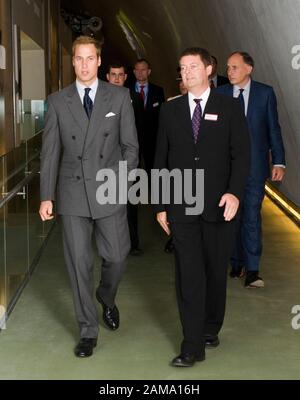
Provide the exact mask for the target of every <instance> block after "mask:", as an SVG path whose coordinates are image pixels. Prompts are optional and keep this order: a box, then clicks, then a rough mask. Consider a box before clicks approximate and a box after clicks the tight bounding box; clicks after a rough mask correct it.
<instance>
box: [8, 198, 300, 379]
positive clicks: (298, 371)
mask: <svg viewBox="0 0 300 400" xmlns="http://www.w3.org/2000/svg"><path fill="white" fill-rule="evenodd" d="M147 211H148V210H144V211H143V212H142V216H143V223H142V228H141V230H142V234H141V237H142V245H143V249H144V255H143V256H140V257H131V258H129V264H128V270H127V272H126V274H125V276H124V279H123V282H122V284H121V287H120V290H119V294H118V298H117V304H118V306H119V308H120V313H121V326H120V329H119V330H118V331H116V332H110V331H108V330H107V329H106V328H105V327H103V324H102V321H101V328H102V329H101V332H100V338H99V343H98V346H97V348H96V351H95V352H94V355H93V357H91V358H87V359H78V358H76V357H75V356H74V355H73V347H74V345H75V343H76V341H77V339H78V337H77V326H76V323H75V319H74V313H73V305H72V300H71V293H70V287H69V282H68V277H67V274H66V271H65V267H64V261H63V255H62V246H61V235H60V231H59V229H58V228H56V229H55V230H54V232H53V234H52V236H51V239H50V241H49V244H48V246H47V248H46V250H45V252H44V254H43V256H42V258H41V260H40V263H39V265H38V267H37V269H36V272H35V274H34V276H33V278H32V279H31V281H30V283H29V284H28V285H27V287H26V288H25V290H24V292H23V294H22V296H21V298H20V300H19V302H18V304H17V305H16V307H15V309H14V311H13V313H12V315H11V317H10V318H9V321H8V323H7V329H6V330H5V331H2V333H1V334H0V379H97V380H101V379H146V380H147V379H197V380H198V379H299V378H300V329H299V330H293V329H292V327H291V320H292V317H293V315H292V314H291V309H292V307H293V305H296V304H300V245H299V243H300V231H299V229H298V228H297V227H296V226H295V225H294V224H293V223H292V222H291V221H290V220H289V219H288V218H287V217H286V216H284V215H283V214H282V213H281V211H279V210H278V209H277V208H275V207H274V206H273V205H272V204H271V203H270V201H269V200H266V201H265V203H264V239H265V240H264V256H263V260H262V271H261V274H262V276H263V278H264V280H265V284H266V287H265V288H264V289H258V290H255V289H252V290H249V289H244V288H243V286H242V283H241V282H240V281H235V280H230V281H229V282H228V301H227V314H226V320H225V324H224V327H223V330H222V332H221V335H220V340H221V345H220V346H219V347H218V348H217V349H213V350H209V351H207V357H206V361H205V362H203V363H198V364H196V366H194V367H193V368H187V369H176V368H172V367H170V366H169V365H168V363H169V360H170V359H171V358H172V357H174V356H175V355H177V353H178V348H179V343H180V340H181V332H180V326H179V321H178V314H177V309H176V302H175V295H174V279H173V264H172V262H173V257H172V256H170V255H167V254H164V253H163V252H162V248H163V246H164V243H165V237H164V235H163V234H162V233H161V231H160V229H159V227H158V226H156V223H155V221H154V220H152V219H151V215H150V213H149V212H147ZM99 266H100V262H99V260H97V261H96V268H95V274H96V279H97V280H98V279H99ZM99 312H100V307H99Z"/></svg>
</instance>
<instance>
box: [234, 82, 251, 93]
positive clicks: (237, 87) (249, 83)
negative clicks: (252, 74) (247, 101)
mask: <svg viewBox="0 0 300 400" xmlns="http://www.w3.org/2000/svg"><path fill="white" fill-rule="evenodd" d="M250 86H251V79H249V82H248V83H247V85H246V86H245V87H244V88H241V87H240V86H238V85H233V90H234V92H238V91H239V90H240V89H244V91H245V92H249V91H250Z"/></svg>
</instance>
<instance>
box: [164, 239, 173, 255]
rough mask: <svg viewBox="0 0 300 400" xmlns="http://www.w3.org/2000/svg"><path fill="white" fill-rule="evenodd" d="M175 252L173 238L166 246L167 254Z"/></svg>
mask: <svg viewBox="0 0 300 400" xmlns="http://www.w3.org/2000/svg"><path fill="white" fill-rule="evenodd" d="M173 251H174V244H173V238H172V237H171V238H170V239H169V240H168V241H167V243H166V245H165V253H173Z"/></svg>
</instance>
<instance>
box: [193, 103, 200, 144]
mask: <svg viewBox="0 0 300 400" xmlns="http://www.w3.org/2000/svg"><path fill="white" fill-rule="evenodd" d="M201 101H202V99H194V102H195V103H196V108H195V110H194V114H193V118H192V127H193V134H194V142H195V143H197V140H198V134H199V128H200V123H201V116H202V108H201V104H200V102H201Z"/></svg>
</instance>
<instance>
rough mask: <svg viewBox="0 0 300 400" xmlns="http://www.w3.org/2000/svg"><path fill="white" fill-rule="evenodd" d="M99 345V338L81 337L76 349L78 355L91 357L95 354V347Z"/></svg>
mask: <svg viewBox="0 0 300 400" xmlns="http://www.w3.org/2000/svg"><path fill="white" fill-rule="evenodd" d="M96 346H97V339H94V338H81V339H80V340H79V343H78V344H77V346H76V347H75V349H74V353H75V356H76V357H90V356H91V355H92V354H93V348H94V347H96Z"/></svg>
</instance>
